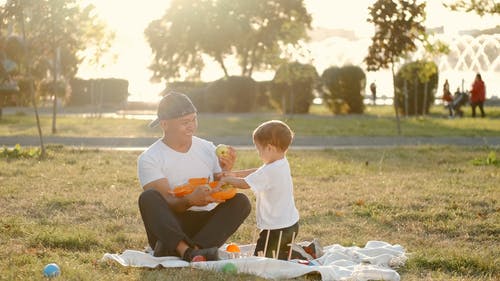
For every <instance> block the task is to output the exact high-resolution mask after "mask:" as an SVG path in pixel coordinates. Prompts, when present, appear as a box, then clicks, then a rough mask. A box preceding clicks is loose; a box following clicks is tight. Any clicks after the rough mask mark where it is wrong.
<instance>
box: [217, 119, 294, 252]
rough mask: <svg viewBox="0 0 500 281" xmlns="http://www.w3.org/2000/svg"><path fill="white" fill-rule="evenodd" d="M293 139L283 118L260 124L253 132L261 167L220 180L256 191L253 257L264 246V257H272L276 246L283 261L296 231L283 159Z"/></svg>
mask: <svg viewBox="0 0 500 281" xmlns="http://www.w3.org/2000/svg"><path fill="white" fill-rule="evenodd" d="M292 139H293V132H292V130H291V129H290V128H289V127H288V125H286V124H285V123H283V122H282V121H278V120H271V121H268V122H264V123H262V124H261V125H260V126H258V127H257V128H256V129H255V130H254V132H253V142H254V143H255V147H256V148H257V150H258V152H259V157H260V159H261V160H262V162H263V164H262V166H260V167H259V168H253V169H247V170H240V171H233V172H223V176H222V178H221V179H220V181H221V183H229V184H232V185H234V186H235V187H237V188H241V189H251V190H252V191H253V192H254V194H255V197H256V200H257V203H256V210H255V213H256V216H257V219H256V221H257V227H258V228H259V229H260V235H259V238H258V240H257V245H256V247H255V251H254V255H256V256H258V255H259V252H262V253H264V249H265V255H266V257H273V251H275V252H276V251H277V249H278V248H279V254H278V255H279V256H278V258H279V259H282V260H286V259H287V257H288V255H289V249H290V246H289V244H290V243H291V242H292V239H293V237H294V234H295V235H297V234H298V231H299V212H298V211H297V208H296V207H295V202H294V197H293V182H292V175H291V171H290V165H289V163H288V160H287V158H286V153H287V151H288V147H289V146H290V144H291V142H292ZM278 244H279V245H278ZM266 245H267V248H265V247H266Z"/></svg>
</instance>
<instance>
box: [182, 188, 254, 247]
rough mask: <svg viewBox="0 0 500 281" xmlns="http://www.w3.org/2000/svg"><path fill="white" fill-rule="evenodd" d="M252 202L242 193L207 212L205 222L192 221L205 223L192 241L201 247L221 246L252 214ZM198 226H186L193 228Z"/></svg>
mask: <svg viewBox="0 0 500 281" xmlns="http://www.w3.org/2000/svg"><path fill="white" fill-rule="evenodd" d="M250 210H251V204H250V201H249V200H248V197H247V196H246V195H244V194H242V193H237V194H236V196H234V197H233V198H231V199H229V200H227V201H226V202H224V203H221V204H219V205H218V206H217V207H215V209H213V210H212V211H210V212H207V213H208V214H207V217H206V220H205V221H204V222H200V221H198V222H194V221H193V222H192V223H197V224H198V225H200V223H201V224H203V223H204V224H203V225H202V226H201V227H200V228H199V229H198V231H197V233H195V234H193V236H192V241H193V242H194V244H195V245H197V246H198V247H200V248H211V247H220V246H222V244H224V243H225V242H226V241H227V239H228V238H229V237H230V236H231V235H232V234H233V233H234V232H236V230H237V229H238V227H239V226H240V225H241V224H242V223H243V221H245V219H246V218H247V217H248V215H249V214H250ZM193 227H196V226H186V228H193Z"/></svg>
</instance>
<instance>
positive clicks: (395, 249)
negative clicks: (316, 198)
mask: <svg viewBox="0 0 500 281" xmlns="http://www.w3.org/2000/svg"><path fill="white" fill-rule="evenodd" d="M303 243H306V242H303ZM226 246H227V245H224V246H222V247H221V248H220V249H219V256H220V258H221V260H219V261H208V262H192V263H188V262H186V261H183V260H181V259H180V258H178V257H154V256H152V255H151V254H150V253H145V252H141V251H134V250H126V251H125V252H123V253H122V254H120V255H118V254H104V256H103V258H102V260H103V261H107V260H112V261H116V262H118V263H120V264H121V265H123V266H133V267H148V268H155V267H158V266H163V267H186V266H190V267H193V268H199V269H206V270H216V271H221V270H222V268H223V267H224V265H225V264H226V263H228V262H231V263H233V264H234V265H235V266H236V268H237V270H238V272H240V273H248V274H253V275H257V276H260V277H263V278H269V279H282V278H295V277H299V276H302V275H305V274H308V273H311V272H318V273H319V274H321V279H322V280H360V281H365V280H389V281H399V280H400V276H399V274H398V273H397V272H396V270H395V268H398V267H400V266H403V265H404V264H405V262H406V260H407V257H406V255H405V250H404V248H403V247H402V246H400V245H391V244H389V243H386V242H382V241H369V242H368V243H367V244H366V245H365V247H363V248H360V247H356V246H353V247H344V246H341V245H337V244H334V245H331V246H326V247H324V248H323V250H324V254H323V256H321V257H319V258H318V259H316V260H313V261H311V263H310V265H304V264H300V263H298V262H297V261H293V260H292V261H282V260H275V259H270V258H265V257H255V256H252V254H253V249H254V247H255V244H251V245H242V246H240V250H241V253H239V254H237V255H234V254H232V253H228V252H226V251H225V249H226Z"/></svg>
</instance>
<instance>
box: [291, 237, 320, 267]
mask: <svg viewBox="0 0 500 281" xmlns="http://www.w3.org/2000/svg"><path fill="white" fill-rule="evenodd" d="M290 250H291V251H292V253H291V256H290V257H291V259H292V260H298V261H301V262H299V263H301V264H310V261H312V260H315V259H317V258H320V257H321V256H323V254H324V252H323V247H322V246H321V244H320V242H319V240H318V239H316V238H314V239H313V241H312V242H311V243H309V244H304V243H300V244H295V243H292V245H291V246H290ZM305 261H307V262H305Z"/></svg>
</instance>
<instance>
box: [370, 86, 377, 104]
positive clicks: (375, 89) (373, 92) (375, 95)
mask: <svg viewBox="0 0 500 281" xmlns="http://www.w3.org/2000/svg"><path fill="white" fill-rule="evenodd" d="M370 92H372V101H373V105H375V101H376V100H377V85H376V84H375V82H372V83H371V84H370Z"/></svg>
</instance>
